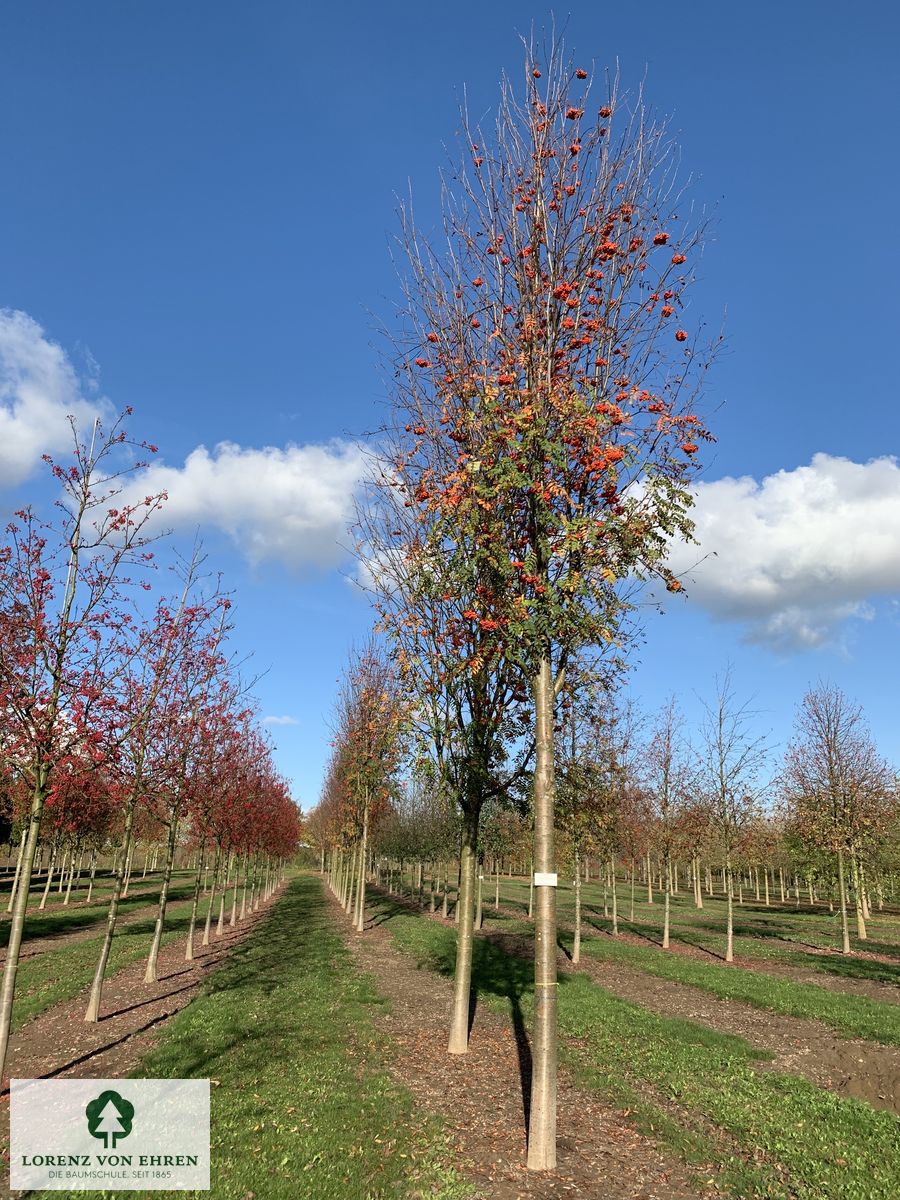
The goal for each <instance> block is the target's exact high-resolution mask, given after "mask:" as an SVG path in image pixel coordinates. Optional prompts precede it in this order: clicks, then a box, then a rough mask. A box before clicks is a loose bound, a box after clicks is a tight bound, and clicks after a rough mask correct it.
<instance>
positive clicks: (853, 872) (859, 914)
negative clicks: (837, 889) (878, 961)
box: [850, 848, 868, 942]
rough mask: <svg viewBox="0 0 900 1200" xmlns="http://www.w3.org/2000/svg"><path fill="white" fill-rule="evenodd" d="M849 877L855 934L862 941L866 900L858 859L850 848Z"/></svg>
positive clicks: (864, 930) (864, 929) (863, 939)
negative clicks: (851, 885) (854, 912)
mask: <svg viewBox="0 0 900 1200" xmlns="http://www.w3.org/2000/svg"><path fill="white" fill-rule="evenodd" d="M850 877H851V879H852V881H853V903H854V908H855V909H856V936H857V937H858V938H859V939H860V941H863V942H864V941H866V940H867V937H868V934H867V933H866V902H865V897H864V895H863V886H862V871H861V869H860V865H859V859H858V858H857V857H856V853H855V852H854V851H853V849H852V848H851V851H850Z"/></svg>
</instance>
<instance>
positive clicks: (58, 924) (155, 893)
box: [0, 882, 194, 951]
mask: <svg viewBox="0 0 900 1200" xmlns="http://www.w3.org/2000/svg"><path fill="white" fill-rule="evenodd" d="M193 894H194V887H193V883H192V882H187V883H182V884H176V885H174V886H173V887H171V888H170V889H169V900H170V901H171V902H172V903H173V904H174V903H175V902H176V901H179V900H184V899H186V898H187V897H189V896H193ZM158 901H159V885H157V886H156V887H155V888H151V889H147V890H146V891H144V892H143V893H139V892H130V893H129V894H128V895H127V896H126V897H125V899H124V900H120V901H119V913H120V915H121V916H127V915H128V913H130V912H134V911H135V910H136V909H139V908H146V907H147V906H148V905H154V904H156V903H158ZM37 903H39V901H36V902H35V905H37ZM108 910H109V896H108V895H107V896H106V897H105V898H104V897H102V896H101V897H100V898H99V899H95V900H92V901H91V903H90V904H89V905H88V904H80V903H79V904H76V903H74V902H73V905H72V907H71V908H57V909H47V910H45V911H44V912H40V911H39V910H38V909H37V907H36V906H35V909H34V910H33V911H32V912H29V913H28V914H27V915H26V917H25V931H24V935H23V942H22V949H23V950H24V951H31V950H39V949H40V946H41V939H42V938H45V937H56V936H57V935H59V934H67V933H78V932H80V931H81V930H83V929H89V928H91V927H92V926H95V925H99V926H104V925H105V924H106V914H107V912H108ZM8 942H9V921H4V922H3V923H2V924H0V950H3V949H5V947H6V945H7V943H8Z"/></svg>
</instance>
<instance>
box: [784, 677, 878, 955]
mask: <svg viewBox="0 0 900 1200" xmlns="http://www.w3.org/2000/svg"><path fill="white" fill-rule="evenodd" d="M781 787H782V794H783V796H784V798H785V800H786V801H787V803H788V805H789V808H790V810H791V812H792V816H793V818H794V820H795V822H796V825H797V827H798V829H799V830H800V832H801V836H802V837H803V839H804V841H806V842H807V843H808V844H810V845H812V846H814V847H816V848H818V849H820V850H825V851H827V852H829V853H831V854H833V855H834V856H835V859H836V862H837V877H838V896H839V901H840V912H841V949H842V951H843V953H844V954H849V953H850V929H849V924H848V920H847V868H848V865H849V868H850V872H851V875H852V880H853V891H854V897H855V901H856V918H857V936H858V937H859V938H860V939H864V938H865V937H866V926H865V916H864V899H863V888H862V883H861V856H862V853H863V848H864V847H865V846H866V844H867V843H870V842H871V841H872V840H874V839H875V838H876V837H877V834H878V832H879V831H881V830H883V829H884V828H886V826H887V824H888V821H889V816H890V810H891V808H892V807H894V808H895V806H896V796H897V787H896V779H895V777H894V776H893V774H892V772H891V770H890V768H889V767H888V765H887V763H886V762H885V760H884V759H883V758H882V757H881V756H880V755H879V753H878V751H877V749H876V747H875V744H874V742H873V741H872V737H871V734H870V733H869V730H868V727H867V726H866V722H865V718H864V716H863V711H862V708H861V707H860V706H859V705H858V704H855V703H853V702H852V701H850V700H848V699H847V697H846V696H845V695H844V694H843V692H842V691H841V690H840V689H839V688H836V687H833V686H831V685H828V684H824V683H820V684H818V685H817V686H816V687H814V688H811V689H810V690H809V691H808V692H807V693H806V695H805V696H804V697H803V701H802V703H801V705H800V709H799V711H798V713H797V720H796V732H795V735H794V738H793V740H792V742H791V744H790V746H789V748H788V751H787V755H786V758H785V764H784V770H783V773H782V777H781ZM892 802H893V803H892Z"/></svg>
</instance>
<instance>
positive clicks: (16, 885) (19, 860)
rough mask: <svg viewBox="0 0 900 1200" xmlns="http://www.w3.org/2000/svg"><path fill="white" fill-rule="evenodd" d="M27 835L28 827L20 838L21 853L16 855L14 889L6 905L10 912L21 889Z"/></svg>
mask: <svg viewBox="0 0 900 1200" xmlns="http://www.w3.org/2000/svg"><path fill="white" fill-rule="evenodd" d="M27 836H28V831H27V830H26V829H23V830H22V836H21V837H20V838H19V853H18V856H17V857H16V874H15V876H14V878H13V885H12V891H11V892H10V893H9V903H8V904H7V906H6V911H7V912H8V913H11V912H12V910H13V905H14V904H15V902H16V892H17V891H18V889H19V877H20V876H21V874H22V857H23V855H24V854H25V839H26V838H27Z"/></svg>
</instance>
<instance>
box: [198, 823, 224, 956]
mask: <svg viewBox="0 0 900 1200" xmlns="http://www.w3.org/2000/svg"><path fill="white" fill-rule="evenodd" d="M221 865H222V848H221V846H217V847H216V860H215V863H214V864H213V878H212V890H211V892H210V894H209V907H208V908H207V910H206V920H205V921H204V923H203V941H202V943H201V945H203V946H208V945H209V932H210V928H211V927H212V915H213V905H214V904H215V902H216V887H217V885H218V882H219V869H220V867H221Z"/></svg>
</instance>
